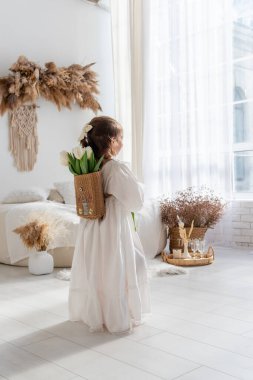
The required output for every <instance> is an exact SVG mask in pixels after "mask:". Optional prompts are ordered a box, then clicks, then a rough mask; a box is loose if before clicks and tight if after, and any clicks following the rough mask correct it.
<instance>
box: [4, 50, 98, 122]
mask: <svg viewBox="0 0 253 380" xmlns="http://www.w3.org/2000/svg"><path fill="white" fill-rule="evenodd" d="M93 64H94V63H91V64H89V65H86V66H81V65H71V66H69V67H57V66H56V64H55V63H54V62H48V63H46V64H45V68H42V67H40V66H39V65H37V64H36V63H34V62H31V61H28V59H27V58H26V57H24V56H21V57H19V58H18V60H17V62H16V63H14V64H13V65H12V66H11V68H10V71H11V74H9V75H8V76H6V77H1V78H0V115H3V114H4V113H5V112H6V111H10V110H11V111H12V110H14V109H16V108H18V107H20V106H21V105H23V104H26V103H28V102H31V103H34V102H35V101H36V100H37V99H38V98H39V97H42V98H44V99H46V100H49V101H51V102H53V103H54V104H55V105H56V106H57V108H58V109H59V110H60V109H61V108H62V107H67V108H71V105H72V104H73V103H77V104H78V105H79V107H80V108H82V109H85V108H89V109H91V110H92V111H93V112H95V113H96V112H97V111H99V110H101V107H100V104H99V103H98V101H97V100H96V98H95V95H96V94H98V93H99V91H98V85H97V80H96V78H97V74H96V73H95V72H94V71H92V70H91V66H92V65H93Z"/></svg>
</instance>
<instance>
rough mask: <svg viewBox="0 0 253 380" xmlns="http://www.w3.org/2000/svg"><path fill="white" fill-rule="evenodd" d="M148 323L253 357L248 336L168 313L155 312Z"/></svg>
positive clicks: (252, 345) (252, 344)
mask: <svg viewBox="0 0 253 380" xmlns="http://www.w3.org/2000/svg"><path fill="white" fill-rule="evenodd" d="M147 323H148V324H151V325H152V326H156V327H159V328H160V329H163V330H166V331H167V332H170V333H172V334H176V335H179V336H182V337H186V338H189V339H193V340H195V341H198V342H200V343H205V344H208V345H211V346H214V347H218V348H222V349H225V350H227V351H231V352H235V353H238V354H240V355H245V356H249V357H252V358H253V339H251V338H248V337H246V336H242V335H237V334H232V333H229V332H226V331H221V330H218V329H214V328H210V327H207V326H204V325H200V324H199V323H195V322H194V321H193V322H192V321H191V319H190V318H189V322H188V321H184V320H180V319H178V320H177V319H176V318H171V317H168V316H166V315H159V314H155V315H153V316H152V317H151V318H150V319H149V321H148V322H147ZM141 341H142V340H140V342H141Z"/></svg>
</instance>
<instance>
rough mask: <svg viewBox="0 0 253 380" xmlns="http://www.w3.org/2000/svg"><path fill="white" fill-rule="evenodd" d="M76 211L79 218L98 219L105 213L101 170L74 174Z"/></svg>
mask: <svg viewBox="0 0 253 380" xmlns="http://www.w3.org/2000/svg"><path fill="white" fill-rule="evenodd" d="M74 183H75V193H76V212H77V215H79V216H80V217H81V218H85V219H99V218H102V217H103V216H104V214H105V201H104V193H103V186H102V175H101V172H100V171H98V172H95V173H89V174H81V175H78V176H74Z"/></svg>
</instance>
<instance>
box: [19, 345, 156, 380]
mask: <svg viewBox="0 0 253 380" xmlns="http://www.w3.org/2000/svg"><path fill="white" fill-rule="evenodd" d="M25 349H26V350H28V351H30V352H33V353H35V354H36V355H39V356H40V357H42V358H44V359H46V360H50V361H52V362H54V363H55V364H57V365H59V366H61V367H63V368H65V369H67V370H69V371H71V372H73V373H75V374H77V375H79V376H83V377H85V378H87V379H101V380H102V379H115V380H116V379H122V378H124V379H143V380H145V379H148V380H155V379H158V377H156V376H154V375H152V374H150V373H148V372H146V371H142V370H139V369H138V368H135V367H131V366H129V365H127V364H125V363H123V362H120V361H118V360H114V359H112V358H110V357H109V356H105V355H103V354H100V353H98V352H95V351H93V350H90V349H88V348H86V347H84V346H81V345H77V344H75V343H73V342H70V341H67V340H65V339H61V338H50V339H47V340H44V341H43V342H39V343H35V344H31V345H30V346H26V347H25Z"/></svg>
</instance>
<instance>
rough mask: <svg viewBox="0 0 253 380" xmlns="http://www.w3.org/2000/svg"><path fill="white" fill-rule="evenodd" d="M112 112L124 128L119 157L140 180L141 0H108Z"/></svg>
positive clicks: (141, 111) (141, 127)
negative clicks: (111, 68) (112, 84)
mask: <svg viewBox="0 0 253 380" xmlns="http://www.w3.org/2000/svg"><path fill="white" fill-rule="evenodd" d="M110 5H111V18H112V43H113V63H114V80H115V113H116V118H117V120H118V121H119V122H120V123H121V124H122V126H123V128H124V147H123V151H122V154H121V158H122V159H123V160H125V161H128V162H129V163H130V164H131V166H132V169H133V171H134V172H135V174H136V175H137V176H138V177H139V179H142V144H143V120H142V116H143V93H142V90H143V84H142V77H143V61H142V57H143V51H142V50H143V49H142V48H143V42H142V30H143V29H142V14H143V13H142V0H111V2H110Z"/></svg>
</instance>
